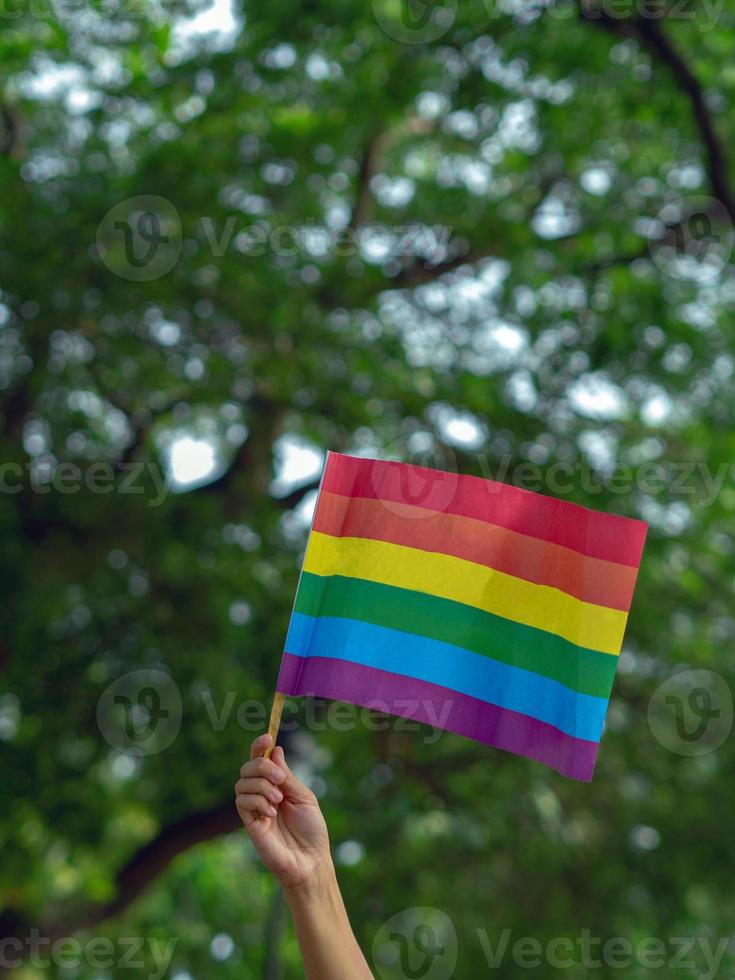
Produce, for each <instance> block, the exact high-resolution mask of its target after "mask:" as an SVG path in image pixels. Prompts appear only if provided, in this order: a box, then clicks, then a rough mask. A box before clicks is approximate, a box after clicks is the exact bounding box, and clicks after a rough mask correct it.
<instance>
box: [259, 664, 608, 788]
mask: <svg viewBox="0 0 735 980" xmlns="http://www.w3.org/2000/svg"><path fill="white" fill-rule="evenodd" d="M276 690H277V691H280V692H281V693H282V694H288V695H291V696H292V697H295V696H300V695H307V696H312V697H323V698H333V699H334V700H338V701H347V702H349V703H350V704H357V705H360V706H362V707H365V708H374V709H376V710H379V711H384V712H386V713H387V714H391V715H398V716H400V717H404V718H411V719H413V720H415V721H423V722H425V723H426V724H427V725H433V726H434V727H435V728H443V729H445V730H446V731H449V732H454V733H455V734H457V735H464V736H465V737H466V738H473V739H475V740H476V741H478V742H485V743H486V744H487V745H492V746H494V747H495V748H498V749H504V750H505V751H506V752H514V753H515V754H516V755H522V756H525V757H526V758H528V759H535V760H536V761H537V762H542V763H543V764H544V765H547V766H550V767H551V768H552V769H556V771H557V772H560V773H562V774H563V775H564V776H571V778H572V779H581V780H584V781H585V782H589V781H590V780H591V779H592V773H593V772H594V768H595V760H596V758H597V749H598V743H597V742H588V741H586V740H584V739H581V738H573V737H572V736H571V735H565V734H564V732H560V731H559V729H558V728H554V727H553V725H548V724H546V722H543V721H538V720H537V719H535V718H529V717H528V715H523V714H520V713H519V712H517V711H509V710H508V709H506V708H498V707H496V705H493V704H488V703H487V702H486V701H480V700H478V699H477V698H473V697H470V696H469V695H467V694H460V693H459V692H457V691H452V690H450V688H447V687H441V686H440V685H438V684H430V683H428V682H427V681H420V680H415V679H414V678H412V677H404V676H402V675H401V674H393V673H391V672H390V671H387V670H378V669H376V668H375V667H364V666H362V665H361V664H356V663H351V662H349V661H344V660H336V659H334V658H332V657H314V656H309V657H297V656H294V655H293V654H290V653H284V655H283V660H282V661H281V670H280V673H279V675H278V683H277V684H276Z"/></svg>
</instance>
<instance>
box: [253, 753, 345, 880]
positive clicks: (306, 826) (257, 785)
mask: <svg viewBox="0 0 735 980" xmlns="http://www.w3.org/2000/svg"><path fill="white" fill-rule="evenodd" d="M270 744H271V736H270V735H260V736H259V737H258V738H256V739H255V741H254V742H253V744H252V746H251V748H250V761H249V762H246V763H245V765H244V766H243V767H242V769H241V770H240V776H241V778H240V779H239V780H238V781H237V783H236V784H235V794H236V806H237V811H238V813H239V814H240V819H241V820H242V822H243V824H244V825H245V830H246V831H247V832H248V836H249V837H250V840H251V841H252V842H253V844H254V845H255V849H256V850H257V852H258V854H259V855H260V857H261V858H262V860H263V863H264V864H265V866H266V867H267V868H269V869H270V870H271V871H272V872H273V874H274V875H275V876H276V877H277V878H278V880H279V881H280V882H281V884H282V885H283V887H284V888H298V887H299V886H301V885H304V884H306V883H307V882H309V881H311V880H312V879H314V878H316V877H318V876H319V874H320V873H322V872H325V871H327V870H328V869H329V868H330V867H331V856H330V853H329V835H328V833H327V825H326V823H325V821H324V817H323V816H322V811H321V810H320V809H319V803H318V802H317V798H316V796H314V794H313V793H312V791H311V790H310V789H308V788H307V787H306V786H304V784H303V783H302V782H301V780H299V779H297V778H296V776H294V774H293V773H292V772H291V770H290V769H289V767H288V766H287V765H286V759H285V757H284V755H283V749H282V748H281V747H280V745H279V746H277V747H276V748H275V749H274V750H273V756H272V758H271V759H270V760H269V759H264V758H263V754H264V753H265V750H266V749H267V748H268V747H269V746H270Z"/></svg>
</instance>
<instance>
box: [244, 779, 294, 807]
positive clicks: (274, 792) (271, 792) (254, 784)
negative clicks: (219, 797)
mask: <svg viewBox="0 0 735 980" xmlns="http://www.w3.org/2000/svg"><path fill="white" fill-rule="evenodd" d="M248 793H257V794H258V795H259V796H265V797H266V798H267V799H268V800H270V802H271V803H280V802H281V800H282V799H283V793H282V792H281V791H280V789H279V788H278V787H277V786H274V785H273V783H272V782H271V781H270V780H269V779H263V778H262V777H258V778H256V779H238V781H237V782H236V783H235V795H236V796H240V795H241V794H246V795H247V794H248Z"/></svg>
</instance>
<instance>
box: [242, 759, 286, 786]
mask: <svg viewBox="0 0 735 980" xmlns="http://www.w3.org/2000/svg"><path fill="white" fill-rule="evenodd" d="M240 775H241V776H242V778H243V779H253V778H254V777H256V776H262V778H263V779H269V780H270V781H271V782H272V783H282V782H283V781H284V780H285V779H286V773H285V772H284V770H283V769H281V767H280V766H277V765H276V764H275V762H272V761H271V760H270V759H263V758H259V759H251V760H250V762H246V763H245V765H244V766H243V767H242V769H240Z"/></svg>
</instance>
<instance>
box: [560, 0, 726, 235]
mask: <svg viewBox="0 0 735 980" xmlns="http://www.w3.org/2000/svg"><path fill="white" fill-rule="evenodd" d="M579 8H580V13H581V16H582V18H583V20H586V21H588V22H589V23H592V24H597V25H598V26H600V27H603V28H604V29H605V30H607V31H611V32H612V33H614V34H618V35H619V34H624V35H626V36H634V37H637V39H638V40H639V41H640V42H641V44H642V45H643V46H644V47H645V48H646V49H647V50H648V51H649V52H650V54H652V55H653V56H654V57H655V58H656V59H657V60H658V61H659V62H660V63H661V64H663V65H665V66H666V67H667V68H668V69H669V70H670V71H671V73H672V75H673V76H674V79H675V81H676V83H677V85H678V87H679V88H680V89H681V91H682V92H683V93H684V94H685V95H686V96H687V98H688V99H689V102H690V104H691V107H692V116H693V119H694V124H695V126H696V128H697V130H698V131H699V135H700V138H701V141H702V143H703V145H704V150H705V156H706V160H707V173H708V176H709V182H710V186H711V188H712V193H713V194H714V196H715V197H716V198H717V199H718V200H719V201H720V202H721V203H722V205H723V206H724V208H725V209H726V211H727V213H728V214H729V216H730V218H731V219H732V220H733V221H735V192H733V189H732V187H731V185H730V169H729V166H728V163H727V158H726V154H725V148H724V145H723V143H722V141H721V139H720V137H719V136H718V134H717V132H716V130H715V126H714V122H713V120H712V115H711V113H710V111H709V109H708V108H707V102H706V99H705V93H704V88H703V87H702V84H701V82H700V81H699V79H698V78H697V77H696V76H695V74H694V73H693V71H692V70H691V68H690V67H689V65H688V64H687V63H686V61H685V60H684V58H683V56H682V55H681V54H680V53H679V51H678V50H677V49H676V48H675V47H674V44H673V43H672V41H671V39H670V38H669V37H668V36H667V34H666V32H665V31H664V29H663V27H662V26H661V23H660V22H659V21H658V20H653V19H652V18H650V17H644V16H641V15H639V16H636V17H626V18H622V19H619V18H616V17H612V16H611V15H610V14H608V13H606V12H605V11H604V10H602V9H600V8H597V7H595V6H594V5H593V4H592V3H591V2H590V0H579Z"/></svg>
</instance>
